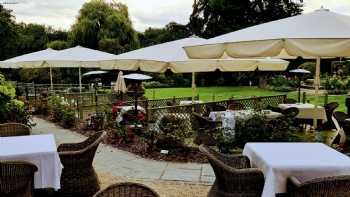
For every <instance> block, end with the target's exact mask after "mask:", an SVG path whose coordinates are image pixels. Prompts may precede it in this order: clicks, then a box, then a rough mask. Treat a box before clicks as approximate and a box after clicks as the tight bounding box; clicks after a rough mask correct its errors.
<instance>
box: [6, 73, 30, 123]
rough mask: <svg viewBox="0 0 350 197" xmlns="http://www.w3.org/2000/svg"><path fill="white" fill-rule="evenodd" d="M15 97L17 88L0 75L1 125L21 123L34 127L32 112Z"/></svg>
mask: <svg viewBox="0 0 350 197" xmlns="http://www.w3.org/2000/svg"><path fill="white" fill-rule="evenodd" d="M15 97H16V89H15V87H14V86H13V85H12V84H11V83H9V82H8V81H6V79H5V77H4V76H3V75H2V74H0V123H4V122H19V123H23V124H26V125H28V126H32V125H33V124H32V123H31V114H30V112H29V111H28V110H26V109H25V106H24V103H23V102H22V101H19V100H16V98H15Z"/></svg>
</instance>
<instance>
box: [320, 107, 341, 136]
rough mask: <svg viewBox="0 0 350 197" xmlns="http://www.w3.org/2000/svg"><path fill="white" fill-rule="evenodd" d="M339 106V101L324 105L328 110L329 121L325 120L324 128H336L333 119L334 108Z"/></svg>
mask: <svg viewBox="0 0 350 197" xmlns="http://www.w3.org/2000/svg"><path fill="white" fill-rule="evenodd" d="M338 106H339V103H337V102H332V103H328V104H327V105H325V106H324V109H325V110H326V116H327V122H325V123H324V124H323V125H322V130H331V129H334V128H335V126H334V124H333V121H332V115H333V113H334V110H335V109H336V108H337V107H338Z"/></svg>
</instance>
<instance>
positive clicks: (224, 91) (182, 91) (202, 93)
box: [146, 86, 346, 111]
mask: <svg viewBox="0 0 350 197" xmlns="http://www.w3.org/2000/svg"><path fill="white" fill-rule="evenodd" d="M197 94H198V95H199V98H200V100H202V101H219V100H225V99H229V98H231V97H234V98H247V97H252V96H272V95H281V94H287V95H288V97H289V98H294V99H296V98H297V92H289V93H284V92H277V91H273V90H265V89H260V88H258V87H249V86H239V87H199V88H197V93H196V95H197ZM191 95H192V89H191V88H158V89H147V90H146V97H148V98H149V99H161V98H172V97H174V96H175V97H189V96H191ZM345 98H346V96H345V95H340V96H329V97H328V102H338V103H339V104H340V106H339V108H338V109H337V110H338V111H346V107H345ZM306 100H309V101H310V103H316V98H315V97H314V96H307V99H306ZM317 104H318V105H324V97H323V96H320V97H319V98H318V101H317Z"/></svg>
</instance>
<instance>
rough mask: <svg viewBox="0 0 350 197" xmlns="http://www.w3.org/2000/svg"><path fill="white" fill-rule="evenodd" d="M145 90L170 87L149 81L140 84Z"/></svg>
mask: <svg viewBox="0 0 350 197" xmlns="http://www.w3.org/2000/svg"><path fill="white" fill-rule="evenodd" d="M142 84H143V85H144V87H145V88H168V87H170V86H169V85H168V84H164V83H161V82H159V81H150V82H143V83H142Z"/></svg>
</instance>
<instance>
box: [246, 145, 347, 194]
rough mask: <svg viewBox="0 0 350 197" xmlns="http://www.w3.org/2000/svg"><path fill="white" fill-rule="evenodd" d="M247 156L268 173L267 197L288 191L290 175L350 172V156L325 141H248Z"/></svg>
mask: <svg viewBox="0 0 350 197" xmlns="http://www.w3.org/2000/svg"><path fill="white" fill-rule="evenodd" d="M243 155H246V156H247V157H248V158H249V159H250V161H251V165H252V167H255V168H259V169H261V170H262V171H263V173H264V175H265V185H264V191H263V194H262V196H263V197H274V196H275V194H276V193H283V192H286V182H287V178H288V177H289V176H296V177H298V178H299V179H301V180H304V181H306V180H310V179H313V178H319V177H326V176H337V175H350V158H349V157H347V156H346V155H343V154H342V153H339V152H337V151H336V150H334V149H332V148H330V147H328V146H326V145H324V144H321V143H247V144H246V145H245V147H244V150H243Z"/></svg>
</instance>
